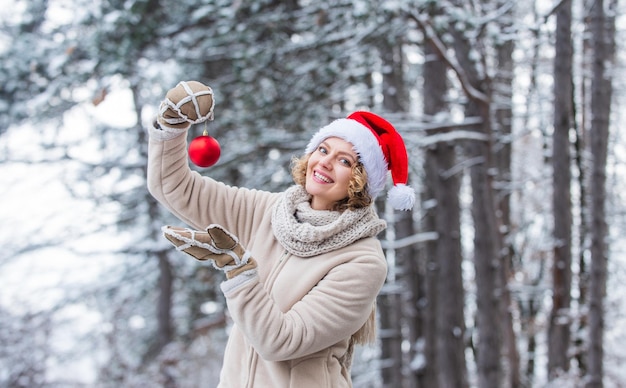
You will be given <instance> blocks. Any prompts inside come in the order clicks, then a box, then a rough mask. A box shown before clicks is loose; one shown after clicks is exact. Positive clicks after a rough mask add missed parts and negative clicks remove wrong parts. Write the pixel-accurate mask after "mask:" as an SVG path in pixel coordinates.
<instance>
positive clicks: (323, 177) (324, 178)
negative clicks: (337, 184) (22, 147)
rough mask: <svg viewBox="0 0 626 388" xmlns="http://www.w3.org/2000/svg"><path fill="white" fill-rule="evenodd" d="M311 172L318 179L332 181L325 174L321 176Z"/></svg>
mask: <svg viewBox="0 0 626 388" xmlns="http://www.w3.org/2000/svg"><path fill="white" fill-rule="evenodd" d="M313 174H314V175H315V177H317V178H318V179H321V180H323V181H324V182H326V183H331V182H332V181H331V180H330V179H328V178H326V177H325V176H323V175H321V174H318V173H317V172H314V173H313Z"/></svg>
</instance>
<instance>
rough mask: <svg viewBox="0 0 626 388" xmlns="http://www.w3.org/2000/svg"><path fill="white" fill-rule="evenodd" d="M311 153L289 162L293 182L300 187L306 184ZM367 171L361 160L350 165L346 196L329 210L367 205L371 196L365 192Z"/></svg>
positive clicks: (341, 209) (350, 208) (357, 207)
mask: <svg viewBox="0 0 626 388" xmlns="http://www.w3.org/2000/svg"><path fill="white" fill-rule="evenodd" d="M310 157H311V154H307V155H304V156H302V157H300V158H298V157H294V158H293V160H292V162H291V176H292V177H293V180H294V182H296V184H299V185H300V186H302V187H305V185H306V170H307V164H308V163H309V158H310ZM367 189H368V187H367V172H366V171H365V167H363V164H362V163H361V162H358V163H355V164H354V165H353V166H352V179H350V182H349V184H348V196H347V197H346V198H344V199H342V200H339V201H337V202H335V204H334V205H333V207H332V209H331V210H334V211H340V212H342V211H344V210H348V209H349V210H354V209H360V208H363V207H367V206H369V205H370V204H371V203H372V197H371V196H370V195H369V193H368V192H367Z"/></svg>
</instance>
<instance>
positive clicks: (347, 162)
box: [339, 158, 352, 167]
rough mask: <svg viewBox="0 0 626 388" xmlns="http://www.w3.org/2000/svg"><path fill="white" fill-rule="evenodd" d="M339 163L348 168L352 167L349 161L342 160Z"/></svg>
mask: <svg viewBox="0 0 626 388" xmlns="http://www.w3.org/2000/svg"><path fill="white" fill-rule="evenodd" d="M339 162H340V163H341V164H343V165H344V166H346V167H352V162H351V161H350V160H349V159H346V158H341V159H339Z"/></svg>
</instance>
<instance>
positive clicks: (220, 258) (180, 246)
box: [161, 224, 257, 279]
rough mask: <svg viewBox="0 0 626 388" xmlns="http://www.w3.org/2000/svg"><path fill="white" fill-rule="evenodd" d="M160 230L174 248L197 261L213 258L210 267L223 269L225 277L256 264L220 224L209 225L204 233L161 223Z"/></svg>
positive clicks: (248, 253) (231, 276)
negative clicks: (162, 225)
mask: <svg viewBox="0 0 626 388" xmlns="http://www.w3.org/2000/svg"><path fill="white" fill-rule="evenodd" d="M161 230H162V231H163V235H164V236H165V238H166V239H168V240H169V241H170V242H171V243H172V244H173V245H174V246H175V247H176V249H177V250H179V251H183V252H185V253H186V254H188V255H190V256H192V257H194V258H195V259H197V260H200V261H205V260H213V266H214V267H215V268H217V269H220V270H222V271H224V272H225V273H226V277H227V278H228V279H232V278H233V277H235V276H237V275H239V274H240V273H242V272H244V271H248V270H251V269H254V268H256V266H257V264H256V260H254V258H252V257H250V252H248V251H246V250H245V249H244V247H243V246H241V244H239V240H238V239H237V237H235V236H234V235H232V234H231V233H230V232H228V231H227V230H226V229H224V227H222V226H220V225H217V224H212V225H209V226H208V227H207V229H206V232H204V231H200V230H192V229H187V228H179V227H175V226H164V227H162V228H161Z"/></svg>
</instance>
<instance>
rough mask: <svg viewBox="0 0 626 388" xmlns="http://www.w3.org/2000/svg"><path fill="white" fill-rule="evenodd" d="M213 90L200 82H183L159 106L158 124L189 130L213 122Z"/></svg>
mask: <svg viewBox="0 0 626 388" xmlns="http://www.w3.org/2000/svg"><path fill="white" fill-rule="evenodd" d="M214 107H215V100H214V98H213V90H212V89H211V88H210V87H208V86H206V85H204V84H202V83H201V82H198V81H182V82H179V83H178V85H176V87H175V88H173V89H170V90H169V91H168V92H167V94H166V95H165V99H164V100H163V101H162V102H161V105H160V106H159V113H158V114H157V122H158V123H159V125H160V126H161V127H162V128H168V129H180V130H184V129H187V128H189V126H191V124H198V123H201V122H203V121H206V120H213V108H214Z"/></svg>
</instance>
